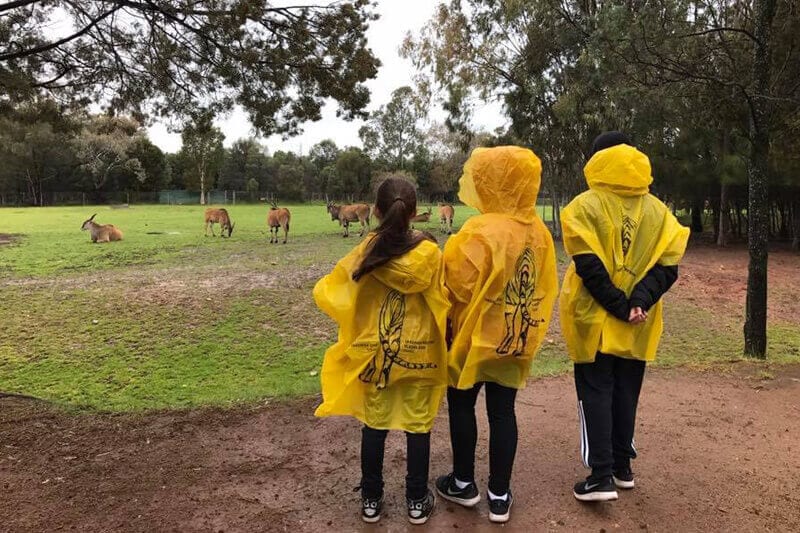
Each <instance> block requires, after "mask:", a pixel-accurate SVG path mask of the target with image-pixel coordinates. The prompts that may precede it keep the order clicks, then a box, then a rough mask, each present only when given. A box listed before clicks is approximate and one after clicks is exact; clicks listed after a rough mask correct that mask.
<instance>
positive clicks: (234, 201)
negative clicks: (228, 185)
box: [233, 191, 236, 205]
mask: <svg viewBox="0 0 800 533" xmlns="http://www.w3.org/2000/svg"><path fill="white" fill-rule="evenodd" d="M233 205H236V191H233Z"/></svg>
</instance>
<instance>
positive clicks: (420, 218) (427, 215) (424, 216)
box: [411, 207, 433, 229]
mask: <svg viewBox="0 0 800 533" xmlns="http://www.w3.org/2000/svg"><path fill="white" fill-rule="evenodd" d="M432 214H433V208H432V207H429V208H428V210H427V211H425V212H424V213H420V214H418V215H415V216H414V218H412V219H411V228H412V229H413V228H414V222H425V223H428V222H430V221H431V215H432Z"/></svg>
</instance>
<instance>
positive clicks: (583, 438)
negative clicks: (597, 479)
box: [578, 400, 589, 468]
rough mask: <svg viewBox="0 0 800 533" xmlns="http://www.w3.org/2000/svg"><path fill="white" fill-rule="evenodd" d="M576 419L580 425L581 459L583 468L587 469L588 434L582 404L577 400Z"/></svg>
mask: <svg viewBox="0 0 800 533" xmlns="http://www.w3.org/2000/svg"><path fill="white" fill-rule="evenodd" d="M578 418H579V419H580V424H581V459H582V460H583V466H585V467H586V468H589V434H588V432H587V431H586V415H585V414H584V413H583V402H582V401H581V400H578Z"/></svg>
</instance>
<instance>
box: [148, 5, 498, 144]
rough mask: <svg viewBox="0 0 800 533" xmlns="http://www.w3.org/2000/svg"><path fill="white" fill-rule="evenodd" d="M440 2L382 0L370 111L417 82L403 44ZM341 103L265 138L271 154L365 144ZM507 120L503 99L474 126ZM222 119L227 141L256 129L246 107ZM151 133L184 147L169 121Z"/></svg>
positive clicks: (374, 28) (437, 112)
mask: <svg viewBox="0 0 800 533" xmlns="http://www.w3.org/2000/svg"><path fill="white" fill-rule="evenodd" d="M438 3H439V2H436V1H434V0H378V6H377V9H376V11H377V13H378V14H379V15H380V19H378V20H377V21H375V22H373V23H372V24H371V25H370V28H369V31H368V32H367V38H368V41H369V46H370V47H371V48H372V50H373V53H375V55H376V56H377V57H378V58H379V59H380V60H381V63H382V66H381V68H380V69H379V70H378V76H377V77H376V78H375V79H373V80H369V81H368V82H366V84H367V86H368V87H369V89H370V91H371V93H372V96H371V99H370V105H369V107H368V109H369V110H374V109H377V108H378V107H380V106H381V105H383V104H385V103H386V102H387V101H388V100H389V97H390V95H391V93H392V91H393V90H394V89H396V88H398V87H401V86H403V85H411V86H413V82H412V76H413V75H414V68H413V67H412V66H411V63H410V61H408V60H406V59H403V58H401V57H399V55H398V48H399V47H400V45H401V43H402V42H403V38H404V37H405V34H406V32H407V31H412V32H414V33H416V32H417V31H418V30H419V29H420V28H422V26H423V25H424V24H425V23H426V22H427V21H428V20H429V19H430V18H431V16H432V15H433V12H434V8H435V7H436V5H437V4H438ZM336 107H337V106H336V104H335V103H330V104H328V105H327V106H326V107H325V108H324V109H323V112H322V116H323V118H322V120H320V121H319V122H309V123H306V124H305V125H304V126H303V129H304V133H303V134H301V135H299V136H297V137H292V138H290V139H289V140H287V141H283V140H282V139H281V137H280V136H279V135H275V136H272V137H269V138H268V139H266V140H264V139H262V142H263V143H264V144H266V146H267V147H268V148H269V150H270V152H271V153H274V152H275V151H276V150H290V151H293V152H302V153H308V151H309V149H310V148H311V147H312V146H313V145H315V144H316V143H318V142H319V141H321V140H323V139H333V140H334V142H336V144H337V145H338V146H339V147H345V146H361V141H360V140H359V138H358V129H359V128H360V127H361V126H362V125H363V121H360V120H356V121H352V122H347V121H345V120H341V119H337V118H336ZM430 114H431V118H432V119H434V120H437V121H441V120H444V112H443V111H441V108H440V107H439V106H436V108H433V109H431V113H430ZM506 122H507V121H506V119H505V117H504V116H503V114H502V108H501V106H500V105H499V103H496V102H491V103H487V104H486V105H485V106H476V109H475V117H474V125H475V126H476V127H477V128H478V129H483V130H487V131H493V130H494V129H495V128H497V127H498V126H501V125H503V124H505V123H506ZM217 124H218V126H219V127H220V128H221V129H222V132H223V133H224V134H225V145H226V146H230V145H231V143H233V142H234V141H235V140H237V139H240V138H242V137H248V136H251V135H254V133H255V132H254V131H253V130H252V126H251V125H250V123H249V121H248V120H247V117H246V115H245V113H244V112H243V111H242V110H241V109H238V110H234V111H233V112H232V113H231V114H230V115H229V116H228V117H226V118H223V119H222V120H218V121H217ZM148 133H149V135H150V139H151V140H152V141H153V142H154V143H155V144H156V145H158V146H159V147H160V148H161V149H162V150H164V151H166V152H176V151H178V150H179V149H180V145H181V138H180V134H178V133H170V132H169V131H167V127H166V125H164V124H155V125H153V126H151V127H150V128H148Z"/></svg>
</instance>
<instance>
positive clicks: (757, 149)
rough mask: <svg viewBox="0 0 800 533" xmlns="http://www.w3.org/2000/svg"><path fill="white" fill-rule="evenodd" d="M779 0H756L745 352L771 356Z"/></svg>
mask: <svg viewBox="0 0 800 533" xmlns="http://www.w3.org/2000/svg"><path fill="white" fill-rule="evenodd" d="M776 2H777V0H755V2H754V4H753V11H754V13H755V37H756V44H755V60H754V62H753V79H754V81H755V91H754V92H755V94H754V95H753V96H752V97H751V99H750V138H751V148H750V166H749V168H748V178H749V184H748V205H747V222H748V224H747V242H748V249H749V252H750V263H749V265H748V269H747V302H746V304H745V324H744V353H745V355H747V356H751V357H758V358H760V359H765V358H766V357H767V257H768V256H767V254H768V252H767V246H768V244H769V198H768V172H769V135H770V131H769V129H770V105H769V99H768V98H766V96H767V95H768V93H769V84H770V29H771V26H772V19H773V18H774V17H775V4H776Z"/></svg>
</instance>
